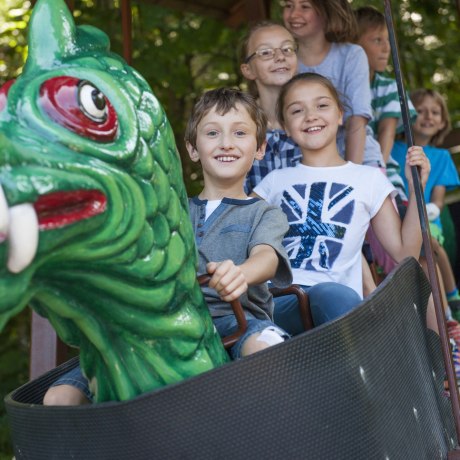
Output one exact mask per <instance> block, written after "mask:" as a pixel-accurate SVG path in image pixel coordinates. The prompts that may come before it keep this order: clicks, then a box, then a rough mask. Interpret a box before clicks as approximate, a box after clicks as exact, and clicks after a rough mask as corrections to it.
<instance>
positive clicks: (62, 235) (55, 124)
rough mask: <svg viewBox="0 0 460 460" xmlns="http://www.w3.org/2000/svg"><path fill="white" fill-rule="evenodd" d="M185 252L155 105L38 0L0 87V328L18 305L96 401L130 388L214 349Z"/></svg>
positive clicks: (177, 374)
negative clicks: (71, 361)
mask: <svg viewBox="0 0 460 460" xmlns="http://www.w3.org/2000/svg"><path fill="white" fill-rule="evenodd" d="M195 264H196V255H195V247H194V235H193V231H192V227H191V225H190V222H189V217H188V206H187V199H186V194H185V189H184V186H183V183H182V174H181V165H180V160H179V157H178V155H177V151H176V147H175V143H174V137H173V133H172V130H171V127H170V125H169V123H168V121H167V119H166V116H165V113H164V111H163V109H162V108H161V106H160V105H159V103H158V101H157V100H156V98H155V96H154V95H153V94H152V92H151V90H150V88H149V86H148V85H147V83H146V82H145V80H144V79H143V78H142V77H141V76H140V75H139V74H138V73H137V72H136V71H135V70H134V69H132V68H131V67H129V66H128V65H127V64H126V63H125V62H124V61H123V60H122V59H121V58H120V57H118V56H117V55H115V54H113V53H111V52H110V51H109V40H108V37H107V36H106V35H105V34H104V33H103V32H101V31H99V30H97V29H95V28H92V27H89V26H79V27H76V26H75V24H74V21H73V17H72V15H71V14H70V12H69V11H68V9H67V7H66V5H65V3H64V1H63V0H39V1H38V2H37V4H36V6H35V8H34V12H33V15H32V18H31V22H30V25H29V55H28V59H27V62H26V65H25V67H24V71H23V73H22V75H21V76H20V77H19V78H18V79H17V80H16V81H14V82H8V83H7V84H6V85H4V86H3V87H2V88H1V89H0V330H1V329H2V328H3V326H4V325H5V323H6V321H7V320H8V319H9V318H10V317H11V316H12V315H14V314H16V313H17V312H19V311H20V310H22V309H23V308H24V307H25V306H27V305H30V306H31V307H32V308H34V309H35V310H36V311H37V312H39V313H40V314H41V315H43V316H46V317H47V318H48V319H49V320H50V322H51V324H52V325H53V327H54V328H55V329H56V331H57V333H58V335H59V336H60V337H61V338H62V339H63V340H64V341H65V342H66V343H68V344H71V345H74V346H78V347H80V357H81V364H82V367H83V369H84V372H85V373H86V375H87V376H88V378H89V380H90V384H91V386H92V389H93V390H94V391H95V394H96V400H97V401H105V400H124V399H129V398H132V397H134V396H136V395H137V394H140V393H142V392H145V391H148V390H151V389H153V388H156V387H159V386H162V385H165V384H168V383H171V382H175V381H178V380H181V379H183V378H185V377H187V376H190V375H195V374H198V373H200V372H203V371H205V370H208V369H211V368H212V367H214V366H216V365H220V364H221V363H223V362H224V361H225V360H226V354H225V351H224V350H223V348H222V345H221V343H220V340H219V337H218V336H217V334H216V333H215V330H214V327H213V325H212V321H211V319H210V317H209V314H208V312H207V308H206V305H205V303H204V300H203V297H202V295H201V291H200V288H199V286H198V284H197V282H196V273H195Z"/></svg>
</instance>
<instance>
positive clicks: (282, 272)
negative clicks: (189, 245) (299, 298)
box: [189, 197, 292, 319]
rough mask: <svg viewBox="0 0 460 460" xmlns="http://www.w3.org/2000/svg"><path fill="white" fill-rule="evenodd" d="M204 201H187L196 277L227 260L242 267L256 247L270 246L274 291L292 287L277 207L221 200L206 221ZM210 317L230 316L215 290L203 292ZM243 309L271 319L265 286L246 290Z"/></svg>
mask: <svg viewBox="0 0 460 460" xmlns="http://www.w3.org/2000/svg"><path fill="white" fill-rule="evenodd" d="M206 203H207V201H206V200H200V199H199V198H197V197H194V198H191V199H189V206H190V216H191V220H192V225H193V230H194V232H195V241H196V245H197V249H198V270H197V273H198V274H199V275H201V274H203V273H206V264H207V263H208V262H220V261H223V260H227V259H230V260H232V261H233V262H234V263H235V264H236V265H240V264H242V263H243V262H244V261H245V260H246V259H247V258H248V257H249V253H250V251H251V250H252V248H254V247H255V246H257V245H259V244H267V245H269V246H271V247H272V248H273V249H274V250H275V251H276V253H277V254H278V259H279V264H278V269H277V271H276V274H275V276H274V278H273V279H272V280H271V281H272V283H273V285H274V286H276V287H287V286H289V285H290V284H291V283H292V273H291V268H290V264H289V258H288V256H287V254H286V251H285V250H284V247H283V245H282V241H283V237H284V235H285V233H286V232H287V230H288V223H287V219H286V216H285V214H284V213H283V212H282V211H281V209H280V208H278V207H277V206H272V205H269V204H267V203H266V202H265V201H263V200H260V199H258V198H251V199H249V200H236V199H230V198H224V199H223V200H222V202H221V203H220V205H219V206H218V207H217V209H216V210H215V211H214V212H213V213H212V214H211V215H210V216H209V218H208V219H206V220H205V216H206ZM203 292H204V295H205V299H206V302H207V304H208V307H209V310H210V312H211V316H213V317H218V316H224V315H229V314H233V310H232V308H231V306H230V305H229V304H228V303H226V302H224V301H222V300H221V299H220V297H219V295H218V294H217V292H216V291H215V290H214V289H210V288H204V289H203ZM240 301H241V304H242V306H243V309H244V310H245V311H247V312H249V313H251V314H252V315H253V316H254V317H256V318H259V319H272V317H273V298H272V295H271V294H270V291H269V290H268V286H267V283H262V284H258V285H253V286H249V289H248V291H247V292H246V293H245V294H243V295H242V296H241V298H240Z"/></svg>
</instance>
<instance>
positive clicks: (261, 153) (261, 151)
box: [254, 140, 267, 160]
mask: <svg viewBox="0 0 460 460" xmlns="http://www.w3.org/2000/svg"><path fill="white" fill-rule="evenodd" d="M266 148H267V141H266V140H265V141H263V142H262V145H261V146H260V147H259V148H258V149H257V151H256V154H255V156H254V158H255V159H256V160H262V158H263V157H264V156H265V149H266Z"/></svg>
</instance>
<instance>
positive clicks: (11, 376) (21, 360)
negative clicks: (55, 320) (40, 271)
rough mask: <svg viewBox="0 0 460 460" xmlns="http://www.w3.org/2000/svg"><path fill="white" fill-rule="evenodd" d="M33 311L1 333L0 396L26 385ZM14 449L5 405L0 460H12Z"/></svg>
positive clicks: (0, 421)
mask: <svg viewBox="0 0 460 460" xmlns="http://www.w3.org/2000/svg"><path fill="white" fill-rule="evenodd" d="M29 323H30V311H28V310H26V311H24V312H22V313H21V314H20V315H17V316H15V317H14V318H13V319H12V320H11V321H10V322H9V323H8V324H7V326H6V327H5V329H4V330H3V332H2V333H1V340H0V396H1V397H2V400H3V397H4V396H5V395H6V394H8V393H9V392H10V391H12V390H14V389H15V388H18V387H19V386H20V385H22V384H24V383H25V382H27V380H28V379H27V377H28V370H29V369H28V367H29V346H30V345H29V338H30V328H29ZM12 455H13V450H12V447H11V443H10V431H9V427H8V420H7V417H6V412H5V407H4V405H3V403H2V404H1V405H0V460H4V459H8V460H10V459H11V458H12Z"/></svg>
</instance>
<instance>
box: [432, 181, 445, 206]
mask: <svg viewBox="0 0 460 460" xmlns="http://www.w3.org/2000/svg"><path fill="white" fill-rule="evenodd" d="M445 196H446V187H445V186H444V185H436V186H434V187H433V190H432V191H431V197H430V203H434V204H435V205H436V206H437V207H438V208H439V210H440V211H442V208H443V207H444V197H445Z"/></svg>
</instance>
